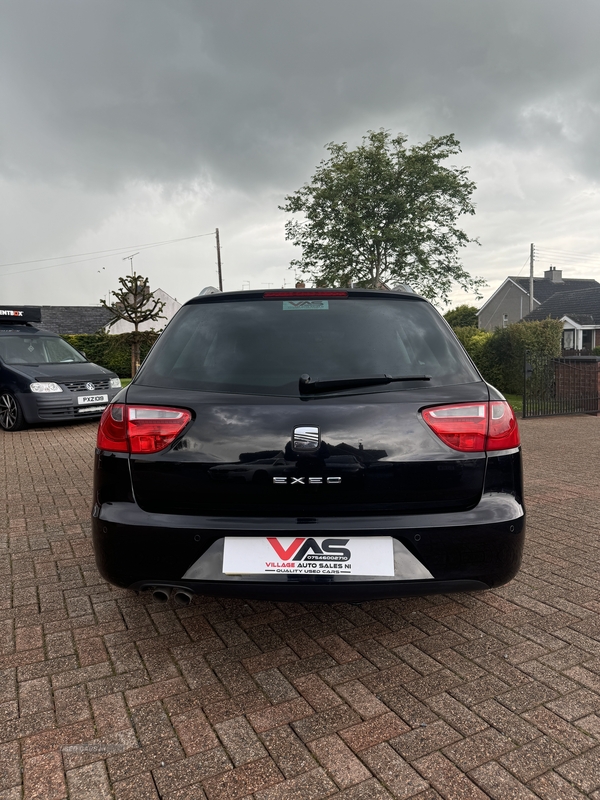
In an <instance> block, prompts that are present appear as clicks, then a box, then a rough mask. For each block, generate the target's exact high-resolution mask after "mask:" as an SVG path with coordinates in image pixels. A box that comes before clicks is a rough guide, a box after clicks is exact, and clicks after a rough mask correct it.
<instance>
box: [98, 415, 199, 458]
mask: <svg viewBox="0 0 600 800" xmlns="http://www.w3.org/2000/svg"><path fill="white" fill-rule="evenodd" d="M191 418H192V415H191V413H190V412H189V411H188V410H187V409H185V408H166V407H163V406H129V405H125V404H123V403H113V404H112V405H110V406H108V407H107V408H106V409H105V411H104V413H103V414H102V418H101V419H100V425H99V426H98V439H97V442H96V447H97V448H98V449H99V450H108V451H111V452H115V453H140V454H143V453H158V452H160V451H161V450H164V449H165V448H167V447H168V446H169V445H170V444H171V443H172V442H173V441H175V439H176V438H177V436H179V434H180V433H181V432H182V431H183V429H184V428H185V426H186V425H187V424H188V422H189V421H190V419H191Z"/></svg>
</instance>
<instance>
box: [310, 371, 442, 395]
mask: <svg viewBox="0 0 600 800" xmlns="http://www.w3.org/2000/svg"><path fill="white" fill-rule="evenodd" d="M430 380H431V376H430V375H385V374H384V375H367V376H365V377H364V378H331V379H329V380H321V379H320V378H315V379H314V380H313V379H312V378H311V377H310V375H306V374H305V375H301V376H300V380H299V382H298V385H299V389H300V394H316V393H317V392H335V391H337V390H342V389H354V388H357V387H360V386H384V385H385V384H387V383H399V382H401V381H430Z"/></svg>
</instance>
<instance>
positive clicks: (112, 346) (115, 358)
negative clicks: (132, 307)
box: [62, 331, 158, 378]
mask: <svg viewBox="0 0 600 800" xmlns="http://www.w3.org/2000/svg"><path fill="white" fill-rule="evenodd" d="M130 336H131V334H129V333H119V334H110V333H77V334H70V335H64V336H63V337H62V338H63V339H64V340H65V341H67V342H68V343H69V344H71V345H73V347H75V348H76V349H77V350H79V351H80V352H82V353H85V355H86V358H87V359H88V360H89V361H93V362H94V364H99V365H100V366H101V367H105V368H106V369H110V370H112V371H113V372H116V373H117V375H118V376H119V377H120V378H131V344H130ZM139 336H140V337H141V345H140V350H141V357H142V359H144V358H145V357H146V355H147V354H148V351H149V350H150V348H151V347H152V345H153V344H154V342H155V341H156V339H157V338H158V334H157V333H154V332H153V331H144V332H141V333H139Z"/></svg>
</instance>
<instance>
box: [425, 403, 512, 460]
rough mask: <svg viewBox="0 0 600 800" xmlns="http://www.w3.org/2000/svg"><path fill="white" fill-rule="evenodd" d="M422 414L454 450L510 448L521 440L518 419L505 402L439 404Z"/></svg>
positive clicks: (480, 450) (481, 450) (469, 450)
mask: <svg viewBox="0 0 600 800" xmlns="http://www.w3.org/2000/svg"><path fill="white" fill-rule="evenodd" d="M421 414H422V417H423V419H424V420H425V422H426V423H427V425H429V427H430V428H431V430H432V431H433V432H434V433H435V434H436V436H439V438H440V439H441V440H442V441H443V442H444V443H445V444H447V445H448V446H449V447H452V449H453V450H461V451H462V452H467V453H482V452H485V451H490V450H509V449H510V448H512V447H518V446H519V444H520V443H521V438H520V436H519V427H518V425H517V420H516V418H515V415H514V413H513V410H512V408H511V407H510V406H509V404H508V403H507V402H505V401H501V400H494V401H492V402H491V403H468V404H467V403H465V404H462V405H452V406H437V407H435V408H426V409H423V411H422V412H421Z"/></svg>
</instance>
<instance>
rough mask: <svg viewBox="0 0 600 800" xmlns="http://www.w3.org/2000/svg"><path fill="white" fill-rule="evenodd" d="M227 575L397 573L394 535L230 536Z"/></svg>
mask: <svg viewBox="0 0 600 800" xmlns="http://www.w3.org/2000/svg"><path fill="white" fill-rule="evenodd" d="M223 572H224V573H225V574H226V575H257V574H265V575H266V574H280V575H281V574H286V573H287V574H291V575H303V576H306V575H369V576H371V575H372V576H382V577H383V576H388V577H389V576H393V575H394V545H393V540H392V538H391V536H369V537H346V536H297V537H293V536H287V537H285V536H283V537H282V536H277V537H275V536H266V537H260V538H259V537H256V538H245V537H226V538H225V543H224V548H223Z"/></svg>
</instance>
